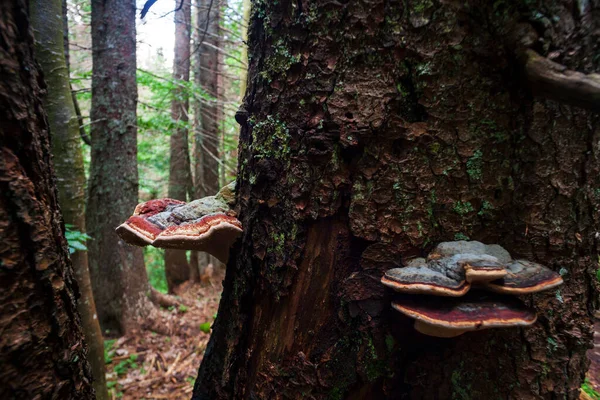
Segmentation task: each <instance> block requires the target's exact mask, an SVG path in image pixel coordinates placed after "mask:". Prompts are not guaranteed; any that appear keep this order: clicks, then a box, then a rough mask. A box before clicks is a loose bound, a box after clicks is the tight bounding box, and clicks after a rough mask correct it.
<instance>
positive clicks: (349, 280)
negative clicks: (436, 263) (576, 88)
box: [194, 0, 600, 399]
mask: <svg viewBox="0 0 600 400" xmlns="http://www.w3.org/2000/svg"><path fill="white" fill-rule="evenodd" d="M578 4H579V3H578ZM592 4H593V5H592ZM580 6H581V8H580V9H576V8H575V6H573V5H572V3H571V2H566V1H563V2H556V1H554V2H547V3H546V4H538V3H536V4H535V8H533V7H534V6H533V3H531V2H525V1H523V2H500V3H498V2H486V1H479V2H476V1H472V2H467V3H464V2H443V3H441V4H438V3H433V2H410V1H409V2H403V1H395V0H393V1H389V0H388V1H384V0H367V1H354V0H351V1H348V2H342V1H340V2H338V1H326V0H323V1H303V2H293V1H289V0H283V1H278V2H262V1H261V2H255V3H254V12H253V18H252V25H251V28H250V54H251V58H250V71H249V75H250V86H249V88H248V93H247V96H246V109H247V110H248V112H249V117H250V118H249V119H248V122H247V123H246V124H245V125H244V126H243V129H242V133H241V137H240V158H239V171H240V172H239V178H238V179H239V180H238V191H237V201H238V206H239V208H240V210H239V211H240V220H241V221H242V223H243V225H244V234H243V236H242V238H241V240H240V241H239V242H238V244H237V246H236V247H235V248H234V251H233V252H232V256H231V258H230V262H229V265H228V268H227V275H226V279H225V284H224V292H223V295H222V298H221V304H220V306H219V312H218V317H217V320H216V322H215V324H214V327H213V329H214V330H213V335H212V336H211V339H210V342H209V345H208V348H207V352H206V355H205V357H204V360H203V363H202V366H201V368H200V371H199V374H198V379H197V380H196V386H195V389H194V399H219V398H220V399H225V398H235V399H267V398H269V399H275V398H316V399H342V398H344V399H386V398H387V399H392V398H393V399H398V398H414V399H449V398H459V399H460V398H473V399H497V398H498V399H506V398H511V399H540V398H544V399H553V398H569V399H575V398H577V396H578V391H579V387H580V385H581V382H582V380H583V377H584V374H585V371H586V369H587V365H588V362H587V360H586V357H585V352H586V349H587V348H588V347H590V345H591V339H592V331H591V316H592V310H593V308H594V307H597V306H598V283H597V282H596V280H595V277H594V272H595V270H596V269H597V268H598V265H597V254H598V244H597V240H598V238H597V233H596V231H597V226H598V223H600V195H598V190H596V188H598V187H600V145H599V143H600V140H599V139H600V129H599V128H598V126H599V124H598V122H599V121H598V115H597V114H592V113H590V112H589V111H586V110H583V109H577V108H574V107H570V106H565V105H562V104H558V103H555V102H552V101H547V100H544V99H542V98H539V97H532V94H531V93H530V92H529V89H528V87H527V82H526V81H525V79H526V78H525V73H524V70H523V68H522V66H521V65H520V64H519V62H520V61H519V59H518V57H516V56H515V53H514V50H515V49H514V47H513V46H514V42H512V43H511V42H509V41H508V40H506V39H507V38H509V37H511V36H512V35H513V33H514V32H516V31H517V30H516V24H517V23H519V22H525V21H529V22H530V23H531V25H533V26H534V27H535V28H536V29H539V30H540V36H543V37H544V41H543V43H544V47H543V49H542V48H539V49H538V50H540V51H541V52H542V53H544V55H546V56H547V55H548V54H549V52H550V51H552V54H550V55H551V56H552V57H555V61H558V62H560V63H561V64H564V65H567V66H568V67H569V68H571V69H576V70H580V71H582V72H590V71H592V70H594V69H596V70H598V62H600V60H598V59H597V58H596V59H594V58H593V57H592V54H593V51H594V44H593V43H595V41H594V40H591V39H590V37H589V36H587V35H589V34H591V32H595V31H597V30H598V28H599V24H600V20H599V19H598V18H592V15H596V14H597V13H598V12H599V11H600V10H598V8H597V7H598V6H597V4H596V3H580ZM594 7H596V8H594ZM540 16H543V17H540ZM539 43H540V42H538V43H536V48H537V46H538V44H539ZM555 52H556V53H555ZM593 63H595V64H593ZM240 119H241V120H243V119H242V118H240ZM465 237H469V238H471V239H473V240H480V241H483V242H486V243H498V244H501V245H502V246H504V247H506V248H507V249H508V250H509V251H510V252H511V253H512V254H514V255H516V256H520V257H524V258H528V259H531V260H534V261H538V262H541V263H543V264H545V265H548V266H549V267H550V268H552V269H554V270H556V271H560V272H561V274H562V275H563V278H564V280H565V283H564V285H563V286H562V287H560V288H559V289H558V290H552V291H550V292H542V293H540V294H537V295H534V296H523V300H524V301H526V302H527V303H528V304H530V305H531V306H532V307H534V308H535V309H536V310H537V312H538V316H539V318H538V322H537V323H536V324H535V325H534V326H532V327H530V328H527V329H521V328H518V329H504V330H501V329H496V330H487V331H481V332H474V333H468V334H465V335H463V336H459V337H457V338H453V339H439V338H432V337H427V336H424V335H421V334H418V333H416V332H415V331H414V330H413V327H412V321H411V320H409V319H407V318H404V317H402V316H401V315H399V314H398V313H397V312H395V311H393V310H392V308H391V307H390V301H391V299H392V298H393V293H391V291H389V290H387V289H385V288H384V287H383V286H382V285H381V284H380V282H379V281H380V278H381V276H382V275H383V273H384V271H385V270H386V269H388V268H391V267H393V266H398V265H400V262H401V260H402V259H406V258H409V257H411V256H415V255H422V254H426V253H427V252H428V251H429V250H431V249H432V247H433V246H434V245H435V244H436V243H438V242H441V241H447V240H453V239H455V238H456V239H460V238H465Z"/></svg>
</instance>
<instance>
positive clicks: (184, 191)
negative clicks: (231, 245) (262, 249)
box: [165, 0, 192, 293]
mask: <svg viewBox="0 0 600 400" xmlns="http://www.w3.org/2000/svg"><path fill="white" fill-rule="evenodd" d="M191 24H192V5H191V0H184V1H183V2H182V3H181V8H180V9H179V10H178V11H176V12H175V57H174V59H173V79H174V81H175V82H182V83H183V82H189V80H190V56H191V54H190V37H191ZM189 104H190V101H189V99H188V95H187V91H186V89H185V88H182V87H180V86H177V87H176V88H175V90H174V93H173V101H172V102H171V119H172V120H173V122H174V123H175V125H176V126H175V129H174V130H173V133H172V134H171V158H170V161H169V197H170V198H173V199H177V200H183V201H187V200H188V198H187V195H188V194H191V191H192V172H191V169H190V151H189V147H188V129H187V122H188V121H189V118H188V109H189ZM165 273H166V276H167V285H168V287H169V293H173V292H174V290H175V288H176V287H177V286H179V285H181V284H182V283H183V282H185V281H187V280H188V279H190V266H189V264H188V260H187V256H186V252H185V251H181V250H168V249H167V250H165Z"/></svg>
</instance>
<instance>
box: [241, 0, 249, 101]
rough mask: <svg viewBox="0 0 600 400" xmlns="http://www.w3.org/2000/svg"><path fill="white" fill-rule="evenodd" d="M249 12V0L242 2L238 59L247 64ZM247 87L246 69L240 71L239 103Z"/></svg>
mask: <svg viewBox="0 0 600 400" xmlns="http://www.w3.org/2000/svg"><path fill="white" fill-rule="evenodd" d="M250 11H251V5H250V0H242V13H243V14H242V28H241V29H242V41H243V42H244V44H243V45H242V55H241V56H240V59H241V60H242V61H243V62H245V63H248V29H247V26H248V25H249V24H250ZM247 86H248V69H242V70H241V72H240V101H243V100H244V96H245V95H246V87H247Z"/></svg>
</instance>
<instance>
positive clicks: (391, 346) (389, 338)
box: [385, 333, 396, 353]
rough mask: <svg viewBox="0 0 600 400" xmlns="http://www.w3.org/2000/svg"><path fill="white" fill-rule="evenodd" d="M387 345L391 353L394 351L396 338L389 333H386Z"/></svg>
mask: <svg viewBox="0 0 600 400" xmlns="http://www.w3.org/2000/svg"><path fill="white" fill-rule="evenodd" d="M385 347H386V348H387V350H388V352H390V353H391V352H392V351H394V347H396V339H394V337H393V336H392V335H390V334H389V333H388V334H387V335H385Z"/></svg>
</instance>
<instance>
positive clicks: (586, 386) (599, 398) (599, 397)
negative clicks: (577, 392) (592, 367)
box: [581, 378, 600, 400]
mask: <svg viewBox="0 0 600 400" xmlns="http://www.w3.org/2000/svg"><path fill="white" fill-rule="evenodd" d="M581 390H582V391H583V392H584V393H585V394H587V395H588V396H590V397H591V398H592V399H594V400H600V393H598V392H597V391H596V390H594V388H593V387H592V384H591V383H590V380H589V379H587V378H586V379H585V381H584V382H583V385H581Z"/></svg>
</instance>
